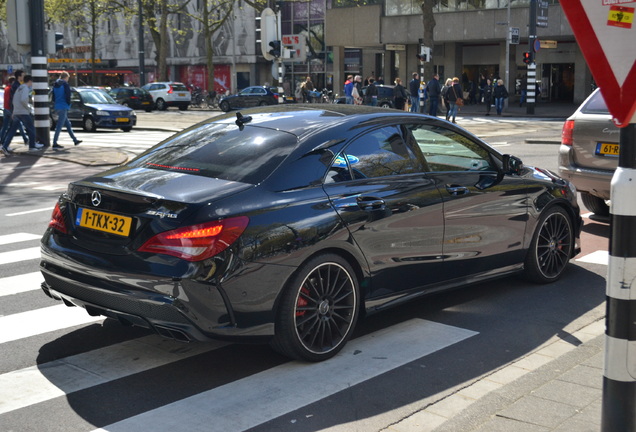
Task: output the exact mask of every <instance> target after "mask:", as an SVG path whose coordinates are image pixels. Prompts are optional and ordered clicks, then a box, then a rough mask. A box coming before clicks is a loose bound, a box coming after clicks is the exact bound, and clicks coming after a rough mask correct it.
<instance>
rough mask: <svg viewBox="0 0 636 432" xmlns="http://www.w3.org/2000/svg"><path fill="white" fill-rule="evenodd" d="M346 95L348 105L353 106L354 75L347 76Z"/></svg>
mask: <svg viewBox="0 0 636 432" xmlns="http://www.w3.org/2000/svg"><path fill="white" fill-rule="evenodd" d="M344 93H345V99H346V101H347V105H353V75H347V80H346V81H345V83H344Z"/></svg>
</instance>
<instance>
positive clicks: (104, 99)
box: [80, 90, 117, 104]
mask: <svg viewBox="0 0 636 432" xmlns="http://www.w3.org/2000/svg"><path fill="white" fill-rule="evenodd" d="M80 95H81V96H82V100H83V101H84V103H87V104H116V103H117V102H115V99H113V98H112V97H111V96H110V95H109V94H108V93H106V92H103V91H100V90H88V91H83V92H81V93H80Z"/></svg>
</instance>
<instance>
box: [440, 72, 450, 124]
mask: <svg viewBox="0 0 636 432" xmlns="http://www.w3.org/2000/svg"><path fill="white" fill-rule="evenodd" d="M452 86H453V80H452V79H451V78H446V82H445V83H444V87H443V88H442V104H443V105H444V108H445V109H446V120H447V121H448V116H449V115H450V101H449V100H448V92H449V91H450V88H451V87H452Z"/></svg>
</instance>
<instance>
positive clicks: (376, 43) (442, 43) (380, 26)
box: [0, 0, 593, 103]
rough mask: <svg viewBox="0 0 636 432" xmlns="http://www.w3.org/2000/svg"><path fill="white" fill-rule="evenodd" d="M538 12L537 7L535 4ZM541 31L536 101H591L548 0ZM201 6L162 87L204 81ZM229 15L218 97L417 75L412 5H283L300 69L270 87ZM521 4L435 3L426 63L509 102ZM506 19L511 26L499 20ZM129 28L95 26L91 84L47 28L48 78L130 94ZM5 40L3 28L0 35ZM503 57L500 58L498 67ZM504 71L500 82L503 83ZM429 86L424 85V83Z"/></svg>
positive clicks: (363, 1) (133, 23)
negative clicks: (298, 41)
mask: <svg viewBox="0 0 636 432" xmlns="http://www.w3.org/2000/svg"><path fill="white" fill-rule="evenodd" d="M541 1H542V2H543V3H544V4H545V3H546V0H541ZM547 3H548V7H547V9H546V11H547V12H548V14H547V20H546V24H547V26H546V27H539V28H537V36H538V38H539V40H541V41H550V42H551V45H550V48H547V47H546V48H541V49H540V50H539V51H538V52H537V53H536V64H537V80H539V81H540V90H541V93H540V95H539V96H538V100H539V102H541V101H546V102H549V101H566V102H575V103H578V102H580V101H582V100H583V99H584V98H585V97H586V96H587V95H588V94H589V93H590V91H591V88H592V84H593V83H592V76H591V73H590V71H589V69H588V67H587V65H586V63H585V60H584V58H583V56H582V54H581V51H580V49H579V47H578V45H577V43H576V41H575V39H574V36H573V33H572V30H571V28H570V25H569V23H568V22H567V20H566V18H565V15H564V14H563V12H562V10H561V7H560V5H559V4H558V3H557V2H556V0H547ZM200 4H201V3H200V2H197V1H191V2H188V3H187V13H181V14H174V15H171V20H172V23H171V28H172V29H173V30H174V31H169V32H168V37H169V44H168V47H169V53H168V58H167V68H168V71H167V72H168V76H169V79H170V80H175V81H181V82H184V83H186V84H192V85H195V86H198V87H201V88H204V89H207V88H210V87H211V86H210V85H209V84H208V83H207V82H206V81H207V66H206V53H205V43H204V40H203V33H202V31H201V24H200V23H199V22H198V21H197V20H195V19H192V18H191V17H190V16H189V14H197V13H198V11H197V7H199V8H200ZM239 4H240V3H238V2H237V4H236V5H235V11H234V16H233V18H234V19H231V20H228V21H227V22H226V23H225V24H224V26H223V27H222V28H221V29H220V30H219V31H217V32H216V34H215V35H214V43H213V49H214V64H215V83H214V88H215V89H216V90H217V91H226V90H228V91H235V90H237V89H241V88H244V87H247V86H248V85H265V84H271V85H275V84H283V87H284V88H285V93H286V94H291V93H295V90H296V89H297V88H298V86H299V84H300V83H301V82H303V81H304V80H305V79H306V77H307V76H310V77H311V79H312V81H313V83H314V85H315V87H316V88H318V89H322V88H327V89H329V90H333V92H334V93H336V94H342V93H343V83H344V81H345V79H346V76H347V75H348V74H359V75H362V76H363V77H368V76H372V75H373V76H375V77H376V78H378V77H383V78H384V81H385V83H387V84H389V83H392V82H393V81H394V80H395V78H397V77H400V78H402V80H404V81H408V79H409V78H410V76H411V73H412V72H418V71H419V70H420V63H419V60H418V59H417V57H416V54H418V53H419V51H420V43H419V40H420V38H421V37H422V35H423V24H422V12H421V9H420V2H419V1H415V0H312V1H310V2H292V1H288V2H284V3H282V9H281V17H282V20H281V21H282V22H281V29H282V34H283V35H295V36H299V37H301V38H303V39H304V41H305V47H306V48H305V54H306V55H304V56H302V58H303V60H302V61H299V60H298V59H295V58H292V59H286V60H284V68H283V70H284V76H283V77H282V79H281V80H280V81H278V80H277V79H278V69H277V65H276V64H273V63H272V62H268V61H266V60H265V59H264V58H263V56H262V54H261V46H260V43H257V39H258V37H259V36H258V34H259V33H258V32H257V25H258V24H257V20H256V19H255V18H256V17H257V15H258V13H257V12H256V11H254V9H252V8H250V7H247V6H243V7H240V6H239ZM529 5H530V0H510V3H508V0H439V1H437V2H436V6H435V11H434V12H435V13H434V17H435V22H436V25H435V29H434V40H435V43H434V46H433V47H432V50H433V51H432V62H433V65H434V70H436V71H438V72H439V74H440V78H441V79H444V78H447V77H454V76H457V77H459V78H460V79H461V81H462V84H463V85H464V87H465V90H467V89H468V88H469V87H470V86H473V87H475V86H478V84H479V78H480V75H482V74H483V75H485V76H492V77H501V78H506V76H507V77H508V83H507V87H508V89H509V92H510V93H511V94H514V93H515V92H514V89H515V87H517V85H518V84H520V83H521V82H522V80H523V77H524V76H525V75H526V69H527V66H526V65H525V64H524V63H523V60H522V54H523V52H524V51H528V49H529V48H528V23H529ZM508 15H509V16H510V18H509V19H508ZM137 25H138V22H137V20H136V19H132V20H131V19H126V18H125V17H123V16H117V15H115V16H110V17H107V18H104V19H102V20H101V21H100V22H99V29H98V37H97V40H96V61H95V68H94V69H95V71H96V72H97V74H96V78H95V76H94V75H93V74H92V71H93V67H92V63H91V62H90V57H91V53H90V43H89V42H87V39H86V35H85V34H82V33H81V32H79V31H78V30H74V29H71V28H69V27H67V28H56V29H55V30H57V31H61V32H63V33H64V44H65V49H64V50H62V51H60V52H58V53H56V54H55V55H52V56H50V61H49V70H50V71H52V72H57V71H61V70H67V71H69V72H70V73H71V75H72V77H73V78H72V81H71V82H72V84H74V85H89V84H90V85H107V86H115V85H125V84H139V83H140V75H139V46H138V27H137ZM509 27H516V28H518V29H519V38H520V43H519V44H518V45H516V44H508V42H507V35H508V28H509ZM0 31H2V32H4V33H6V24H3V25H2V26H1V27H0ZM144 52H145V60H144V62H145V81H146V82H151V81H153V80H155V78H156V77H157V75H158V74H157V71H156V62H155V46H154V43H153V42H152V39H151V37H150V35H149V34H148V32H147V31H146V33H145V36H144ZM506 53H508V57H507V58H506ZM23 59H24V58H23V57H21V56H20V55H19V54H18V53H17V52H16V51H15V50H14V49H13V48H12V47H11V46H9V45H8V43H7V39H6V37H4V38H0V73H2V74H3V78H4V79H5V80H6V77H7V75H8V73H9V70H15V69H18V68H24V67H25V65H24V63H23ZM506 71H507V73H506ZM425 79H429V77H425Z"/></svg>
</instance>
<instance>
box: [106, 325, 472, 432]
mask: <svg viewBox="0 0 636 432" xmlns="http://www.w3.org/2000/svg"><path fill="white" fill-rule="evenodd" d="M476 334H477V333H476V332H474V331H470V330H466V329H462V328H458V327H452V326H448V325H445V324H439V323H435V322H432V321H426V320H421V319H413V320H410V321H407V322H404V323H401V324H397V325H395V326H392V327H390V328H387V329H384V330H380V331H377V332H375V333H372V334H369V335H366V336H363V337H360V338H358V339H355V340H353V341H351V342H349V343H348V344H347V346H346V347H345V348H344V350H343V351H342V352H340V353H339V354H338V355H337V356H336V357H334V358H332V359H330V360H328V361H325V362H322V363H317V364H313V365H307V364H305V363H299V362H290V363H285V364H283V365H281V366H277V367H274V368H272V369H268V370H266V371H263V372H260V373H258V374H255V375H252V376H250V377H247V378H243V379H241V380H238V381H234V382H232V383H229V384H226V385H223V386H220V387H217V388H215V389H213V390H209V391H205V392H203V393H199V394H197V395H195V396H191V397H188V398H185V399H182V400H180V401H177V402H174V403H170V404H168V405H165V406H162V407H160V408H157V409H154V410H151V411H147V412H145V413H143V414H139V415H136V416H133V417H130V418H128V419H125V420H122V421H120V422H117V423H114V424H111V425H108V426H106V427H104V428H101V429H97V430H96V431H95V432H129V431H133V430H155V431H156V430H205V431H219V432H221V431H222V432H232V431H243V430H246V429H249V428H252V427H255V426H258V425H259V424H262V423H264V422H266V421H269V420H271V419H274V418H277V417H279V416H281V415H284V414H286V413H288V412H290V411H293V410H296V409H299V408H302V407H303V406H306V405H308V404H311V403H313V402H316V401H318V400H320V399H323V398H325V397H327V396H329V395H332V394H334V393H337V392H339V391H342V390H345V389H347V388H349V387H351V386H354V385H356V384H359V383H361V382H364V381H367V380H369V379H372V378H374V377H376V376H378V375H380V374H383V373H385V372H388V371H390V370H393V369H395V368H398V367H400V366H403V365H404V364H406V363H409V362H411V361H414V360H416V359H418V358H420V357H423V356H426V355H429V354H432V353H434V352H436V351H439V350H441V349H443V348H445V347H448V346H450V345H453V344H455V343H458V342H460V341H462V340H464V339H467V338H469V337H472V336H474V335H476ZM308 375H310V376H313V377H324V379H316V380H312V385H310V386H307V385H296V383H303V382H307V376H308ZM290 383H294V384H292V385H290ZM245 407H249V409H245Z"/></svg>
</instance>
